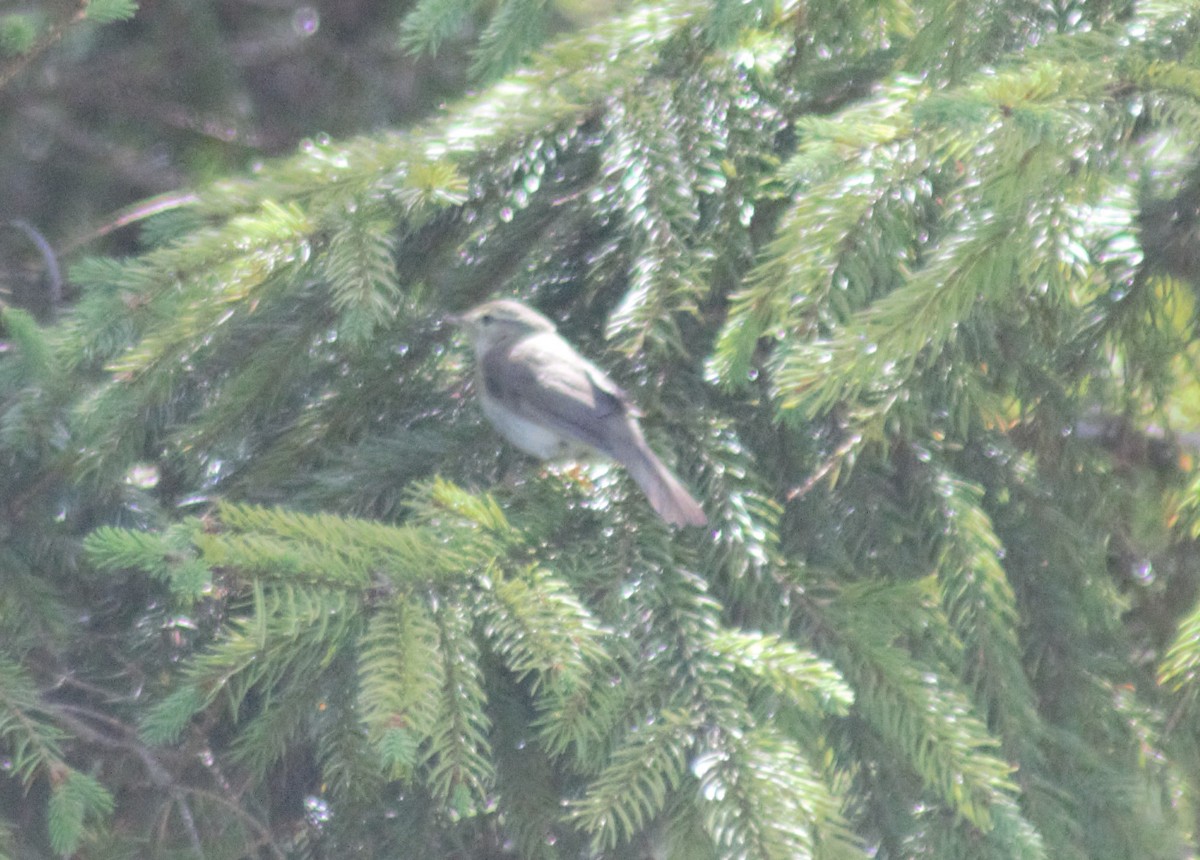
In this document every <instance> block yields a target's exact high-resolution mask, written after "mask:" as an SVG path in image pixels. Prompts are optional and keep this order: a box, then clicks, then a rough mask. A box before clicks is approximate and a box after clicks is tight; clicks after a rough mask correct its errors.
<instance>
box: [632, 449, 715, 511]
mask: <svg viewBox="0 0 1200 860" xmlns="http://www.w3.org/2000/svg"><path fill="white" fill-rule="evenodd" d="M639 441H640V442H641V445H639V446H637V449H636V453H635V454H633V456H631V457H629V458H628V460H626V462H625V468H626V469H628V470H629V476H630V477H631V478H633V480H634V481H636V482H637V485H638V486H639V487H641V488H642V492H643V493H645V494H646V498H647V499H648V500H649V501H650V506H651V507H652V508H654V510H655V511H657V512H658V515H659V516H660V517H662V518H663V519H664V520H666V521H667V522H669V523H670V524H671V525H674V526H702V525H704V524H705V523H706V522H708V518H707V517H706V516H705V515H704V511H703V510H702V509H701V508H700V504H699V503H698V502H697V501H696V500H695V499H693V498H692V495H691V493H689V492H688V491H687V489H686V488H685V487H684V486H683V484H681V483H680V482H679V479H678V478H676V477H675V476H674V475H673V474H671V470H670V469H668V468H667V467H666V465H665V464H664V463H663V461H662V460H660V459H658V457H657V456H655V454H654V452H653V451H651V450H650V447H649V446H648V445H647V444H646V442H645V440H639Z"/></svg>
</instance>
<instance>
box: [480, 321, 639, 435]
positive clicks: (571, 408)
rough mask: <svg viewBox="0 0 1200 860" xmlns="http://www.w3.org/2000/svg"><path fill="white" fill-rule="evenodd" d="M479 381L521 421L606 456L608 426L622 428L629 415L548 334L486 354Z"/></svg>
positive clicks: (604, 380)
mask: <svg viewBox="0 0 1200 860" xmlns="http://www.w3.org/2000/svg"><path fill="white" fill-rule="evenodd" d="M564 348H565V349H564ZM483 381H484V385H486V386H487V389H488V393H490V394H491V395H493V396H494V397H496V398H497V399H499V400H500V401H501V402H502V403H504V404H505V406H507V407H509V408H510V409H511V410H512V411H513V412H516V413H517V414H518V415H520V416H521V417H523V418H526V419H528V420H530V421H534V422H536V423H539V424H543V425H545V426H548V427H551V428H553V429H554V430H555V431H556V432H559V433H561V434H563V435H566V436H569V437H571V438H574V439H577V440H579V441H581V442H584V443H586V444H588V445H591V446H592V447H593V448H597V449H599V450H600V451H603V452H605V453H608V454H611V453H612V451H611V447H612V443H613V430H614V429H615V428H614V425H616V426H619V427H622V428H624V426H625V424H626V421H627V417H628V416H629V415H630V414H631V413H632V412H633V410H632V408H631V406H630V404H629V401H628V399H627V398H626V396H625V393H624V392H623V391H621V389H620V388H619V387H618V386H617V384H616V383H614V382H613V381H612V380H611V379H609V378H608V377H607V376H606V375H605V374H604V372H603V371H601V370H600V369H599V368H597V367H595V366H594V365H593V364H591V363H590V362H588V361H587V360H586V359H584V358H583V357H582V356H580V355H579V354H578V353H576V352H574V350H573V349H571V347H569V346H568V345H567V344H566V342H565V341H563V340H562V339H561V338H559V337H558V335H557V334H554V333H552V332H546V333H544V334H538V335H533V336H531V337H525V338H522V339H521V340H520V341H518V342H517V343H515V344H512V345H510V346H508V347H507V348H505V347H500V348H497V349H494V350H492V351H491V352H489V353H488V354H487V355H486V356H485V357H484V361H483Z"/></svg>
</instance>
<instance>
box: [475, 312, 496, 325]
mask: <svg viewBox="0 0 1200 860" xmlns="http://www.w3.org/2000/svg"><path fill="white" fill-rule="evenodd" d="M479 321H480V322H481V323H483V324H484V325H491V324H492V323H494V322H495V321H496V318H495V317H494V316H492V315H491V314H484V315H483V316H481V317H480V318H479Z"/></svg>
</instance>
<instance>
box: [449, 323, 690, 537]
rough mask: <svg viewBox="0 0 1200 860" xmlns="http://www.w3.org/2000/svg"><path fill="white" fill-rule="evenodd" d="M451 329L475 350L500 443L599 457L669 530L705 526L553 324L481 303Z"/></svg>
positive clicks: (624, 405) (625, 412)
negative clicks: (622, 474) (628, 481)
mask: <svg viewBox="0 0 1200 860" xmlns="http://www.w3.org/2000/svg"><path fill="white" fill-rule="evenodd" d="M456 321H457V322H458V323H460V324H461V325H462V326H463V328H464V329H465V330H466V332H467V334H468V335H469V336H470V338H471V341H472V342H473V344H474V347H475V375H476V378H477V379H478V384H479V395H480V400H481V403H482V406H483V414H484V415H486V416H487V418H488V420H489V421H491V422H492V425H493V426H494V427H495V428H496V430H498V431H499V432H500V435H501V436H503V437H504V438H505V439H507V440H508V441H509V442H511V443H512V444H513V445H515V446H517V447H518V448H520V449H521V450H522V451H524V452H525V453H527V454H532V455H533V456H534V457H538V458H540V459H542V460H550V459H557V458H565V457H572V456H577V455H579V454H581V453H586V452H588V451H599V452H600V453H601V454H604V455H606V456H607V457H610V458H611V459H613V460H616V461H617V462H618V463H620V464H621V465H623V466H624V467H625V468H626V469H627V470H628V471H629V475H630V477H632V478H633V480H634V481H636V482H637V485H638V486H639V487H641V488H642V492H644V493H645V494H646V498H647V499H649V500H650V505H651V506H652V507H653V508H654V510H655V511H657V512H658V515H659V516H660V517H662V518H663V519H664V520H666V521H667V522H668V523H671V524H672V525H676V526H702V525H704V524H705V522H707V519H706V518H705V516H704V511H703V510H701V509H700V505H699V504H698V503H697V502H696V500H695V499H693V498H692V497H691V495H690V494H689V493H688V491H687V490H686V489H684V487H683V484H681V483H679V479H678V478H676V477H675V476H674V475H673V474H671V471H670V470H669V469H668V468H667V467H666V466H665V465H663V462H662V461H661V460H659V459H658V457H657V456H655V454H654V452H653V451H651V450H650V446H649V445H647V444H646V439H645V437H644V436H643V435H642V429H641V427H639V426H638V422H637V416H638V414H639V413H638V411H637V409H636V408H635V407H634V406H633V405H632V404H631V403H630V401H629V398H628V396H627V395H626V394H625V392H624V391H622V390H621V389H620V388H619V387H618V386H617V384H616V383H615V382H613V381H612V380H611V379H609V378H608V376H607V374H605V373H604V371H602V370H600V368H598V367H596V365H594V364H592V363H591V362H590V361H588V360H587V359H586V358H584V357H583V356H582V355H580V354H579V353H578V352H576V351H575V348H574V347H572V346H571V345H570V344H569V343H567V342H566V341H565V340H563V339H562V337H561V336H560V335H559V334H558V332H557V331H555V328H554V323H552V322H551V321H550V320H549V319H547V318H546V317H544V316H542V315H541V314H540V313H538V312H537V311H535V310H533V309H532V308H528V307H526V306H525V305H523V304H521V303H520V302H516V301H512V300H510V299H499V300H496V301H491V302H485V303H484V304H482V305H479V306H478V307H476V308H472V309H471V310H469V311H467V312H466V313H465V314H463V315H462V316H460V317H457V318H456Z"/></svg>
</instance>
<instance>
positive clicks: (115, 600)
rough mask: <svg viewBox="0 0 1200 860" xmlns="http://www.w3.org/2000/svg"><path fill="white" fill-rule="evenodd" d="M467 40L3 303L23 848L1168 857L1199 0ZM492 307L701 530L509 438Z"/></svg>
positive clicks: (519, 3)
mask: <svg viewBox="0 0 1200 860" xmlns="http://www.w3.org/2000/svg"><path fill="white" fill-rule="evenodd" d="M84 5H86V4H84ZM575 12H576V13H577V12H578V10H575ZM468 14H472V15H477V14H481V13H480V10H478V9H476V4H474V3H469V2H454V3H447V2H444V0H421V2H418V3H416V4H414V7H413V9H412V10H411V12H410V13H409V15H408V17H407V18H406V19H405V24H404V26H403V30H402V34H401V36H399V38H402V39H403V40H404V44H406V45H408V46H410V47H411V48H412V49H413V50H432V49H436V48H438V47H439V46H440V45H442V44H443V43H444V42H445V41H446V40H447V39H448V38H450V37H451V36H453V35H454V34H455V32H456V31H455V29H454V23H453V22H454V19H455V16H458V17H462V16H464V15H468ZM585 18H586V20H584V19H585ZM474 74H475V75H476V80H477V82H478V89H477V91H476V92H475V93H474V94H473V95H470V96H467V97H464V98H462V99H460V100H457V101H454V102H452V103H450V104H448V105H447V106H446V107H445V108H444V110H442V111H441V112H440V113H439V114H438V115H437V116H435V117H433V118H432V119H429V120H428V121H426V122H424V123H422V124H418V125H415V126H414V127H411V128H406V129H403V130H397V131H392V132H388V133H380V134H373V135H370V136H363V137H357V138H353V139H349V140H337V141H330V140H322V139H314V140H313V141H312V142H310V143H308V144H306V145H305V146H304V147H303V148H302V150H301V151H300V152H299V153H297V154H296V155H294V156H293V157H290V158H286V159H282V160H278V161H274V162H270V163H267V164H265V165H264V166H262V167H261V169H259V170H257V171H255V172H253V173H252V174H250V175H247V176H243V177H240V178H229V179H222V180H220V181H216V182H212V183H210V184H206V185H203V186H201V187H198V188H196V189H194V193H193V194H189V195H179V196H177V198H176V200H175V204H176V205H174V206H173V207H172V208H169V209H168V210H167V211H163V212H159V213H158V214H156V215H154V216H153V217H150V218H148V219H147V220H145V222H144V223H143V224H142V241H143V243H144V247H143V250H141V251H140V252H139V253H136V254H133V255H130V256H128V257H124V258H120V259H116V258H110V257H101V256H97V257H92V258H88V259H76V260H72V261H71V262H72V265H71V268H70V273H69V278H70V284H71V293H70V295H71V296H73V297H76V298H73V299H72V301H70V302H69V303H68V305H67V306H64V307H61V308H59V309H58V311H59V312H58V314H57V320H56V321H53V322H51V321H48V320H46V319H45V318H44V317H43V318H42V319H39V318H38V317H37V316H36V315H35V314H33V313H30V312H28V311H27V310H24V309H22V308H21V307H18V306H17V304H16V303H14V302H9V303H6V304H4V305H3V306H0V314H2V315H0V337H2V339H0V345H2V346H3V352H2V353H0V475H2V482H0V488H2V489H0V559H2V563H0V634H2V635H0V749H2V750H3V751H4V755H5V759H4V767H5V770H4V776H3V777H0V856H11V857H16V856H21V857H25V856H39V855H44V856H50V855H52V854H77V855H78V856H87V857H118V856H163V857H173V856H191V857H206V858H218V857H250V856H255V857H259V856H261V857H344V856H358V857H371V858H373V857H378V858H385V857H410V856H421V855H423V856H429V857H460V858H485V857H530V858H576V857H613V858H617V857H630V858H640V857H671V858H678V857H688V858H709V857H711V858H726V857H728V858H799V857H816V858H853V857H860V858H865V857H878V858H907V857H922V858H935V857H939V858H941V857H944V858H965V857H970V858H1014V857H1022V858H1025V857H1028V858H1114V860H1126V858H1130V857H1139V858H1178V857H1188V856H1193V854H1192V852H1194V850H1195V849H1194V848H1193V847H1192V846H1193V844H1194V840H1195V838H1196V830H1197V823H1198V820H1200V819H1198V812H1197V808H1196V803H1197V798H1198V794H1200V755H1198V752H1197V750H1198V745H1197V741H1198V740H1200V736H1198V730H1200V707H1198V697H1197V692H1198V690H1200V684H1198V683H1197V673H1198V672H1200V604H1198V603H1197V596H1198V593H1200V589H1198V588H1197V586H1198V584H1200V564H1197V559H1196V553H1195V539H1196V535H1197V534H1200V504H1198V502H1200V479H1198V478H1197V474H1196V470H1195V468H1194V463H1193V460H1194V458H1195V456H1196V454H1197V451H1198V450H1200V436H1198V435H1197V433H1198V431H1197V430H1196V429H1195V428H1196V427H1197V425H1198V424H1200V384H1198V383H1200V379H1198V375H1197V368H1198V366H1200V365H1198V363H1197V359H1198V358H1200V355H1197V352H1196V347H1195V346H1194V345H1193V344H1192V340H1193V330H1194V327H1195V326H1196V324H1197V318H1198V317H1197V306H1196V298H1195V289H1196V287H1197V284H1198V283H1200V260H1198V259H1197V251H1196V248H1197V247H1200V245H1197V243H1196V241H1195V240H1196V238H1197V236H1196V223H1197V217H1198V213H1200V168H1197V167H1196V161H1195V156H1196V152H1195V141H1197V140H1198V139H1200V5H1197V4H1195V3H1193V2H1145V3H1130V2H1116V0H1114V2H1094V0H1093V2H1087V3H1084V2H1075V3H1073V2H1061V3H997V2H982V0H975V2H932V3H928V4H908V3H902V2H883V3H874V2H870V3H869V2H862V1H861V0H838V2H834V0H813V2H810V3H806V4H801V3H789V2H785V3H762V2H749V3H746V2H731V0H663V2H658V3H654V4H648V5H630V6H629V7H628V8H623V9H621V10H612V11H606V12H604V13H603V14H600V13H598V12H596V11H595V10H593V11H592V12H591V13H590V14H588V15H582V14H574V13H572V10H570V9H567V8H566V7H565V6H563V7H559V6H551V5H548V4H544V3H533V2H529V0H505V2H503V3H500V4H497V6H496V11H495V14H494V16H493V17H492V18H491V20H490V22H489V23H488V24H487V25H486V26H485V27H484V28H483V30H482V33H481V36H480V40H479V44H478V47H477V48H476V52H475V62H474ZM500 295H503V296H518V297H521V298H522V299H524V300H526V301H529V302H531V303H533V304H536V305H537V306H538V307H539V308H540V309H541V310H543V311H544V312H546V313H547V314H548V315H550V316H552V317H554V318H555V319H556V320H558V321H559V323H560V330H561V331H563V333H564V334H565V335H566V336H567V337H568V338H569V339H570V340H571V341H572V342H573V343H575V344H576V345H578V346H579V348H580V349H581V351H582V352H584V353H585V354H588V355H589V356H591V357H593V358H595V359H596V360H597V361H598V362H599V363H600V364H602V365H604V366H605V367H606V368H608V369H610V370H611V372H612V373H613V375H614V377H615V378H617V379H619V380H620V381H621V383H622V384H623V385H624V386H625V387H626V388H627V389H628V390H629V391H630V393H631V395H632V397H633V399H634V400H635V401H637V402H638V403H639V404H640V406H641V408H642V410H643V412H644V413H645V417H644V418H643V425H644V426H645V428H646V430H647V435H648V437H649V438H650V440H651V443H652V445H653V446H654V447H655V448H656V450H658V451H659V452H660V453H661V454H663V455H664V457H665V459H667V460H668V461H669V462H671V464H672V466H673V468H675V469H676V471H677V472H678V473H679V474H680V475H681V476H682V477H683V478H684V480H685V481H686V482H687V483H688V484H689V485H690V486H691V487H692V488H693V489H694V490H695V492H696V495H697V497H698V498H700V499H702V500H703V503H704V505H705V508H706V511H707V513H708V516H709V519H710V525H709V527H708V528H706V529H687V530H672V529H669V528H668V527H666V526H664V525H663V524H662V523H661V522H660V521H659V520H658V519H657V518H656V517H655V516H654V515H653V513H652V512H651V511H650V509H649V508H648V506H647V504H646V502H645V500H644V499H643V497H642V496H641V494H640V493H639V492H638V491H637V489H636V487H634V486H633V485H632V484H631V482H630V481H629V480H628V478H627V477H626V476H625V475H624V474H623V473H621V472H620V470H618V469H614V468H611V467H609V466H607V465H605V464H586V465H583V466H580V467H577V468H571V467H551V468H544V467H542V466H540V465H538V464H535V463H533V462H531V461H528V460H527V459H525V458H523V457H521V456H519V455H516V454H515V453H514V452H513V451H512V450H511V449H507V448H505V447H504V446H503V444H502V443H501V442H500V440H499V437H498V436H497V435H496V434H495V433H494V432H493V431H492V430H491V429H490V428H489V427H488V426H487V425H486V424H485V423H484V421H483V419H482V416H481V415H480V413H479V410H478V407H477V404H476V403H475V398H474V396H473V390H472V389H473V382H472V377H471V371H470V357H469V355H468V350H467V349H466V348H465V346H464V344H463V343H462V341H461V339H460V338H459V337H458V336H457V334H456V332H455V330H454V328H453V326H452V325H450V324H449V323H448V322H447V317H448V315H449V314H451V313H453V312H455V311H459V310H461V309H463V308H466V307H469V306H470V305H472V304H474V303H476V302H478V301H481V300H482V299H484V298H487V297H494V296H500Z"/></svg>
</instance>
